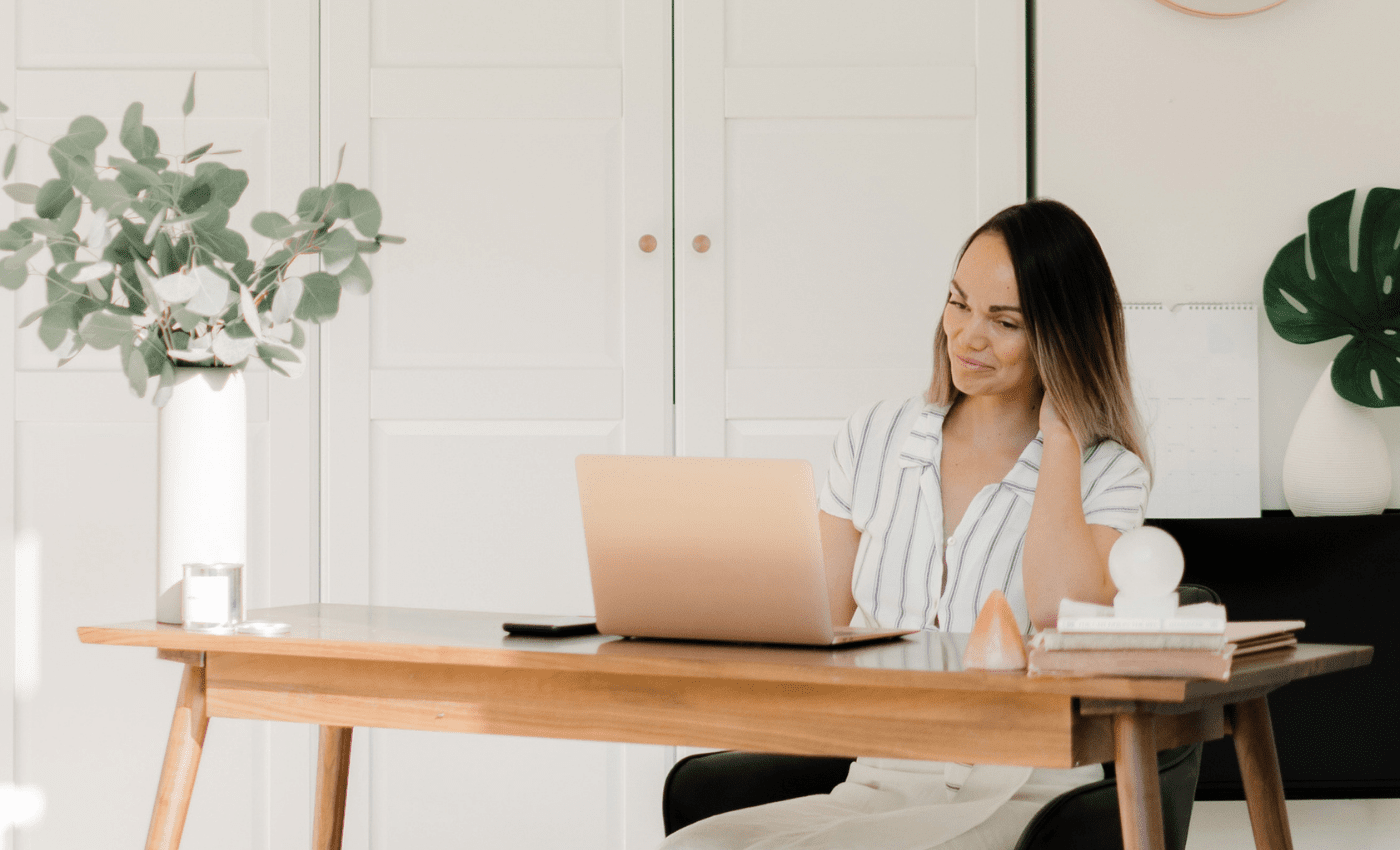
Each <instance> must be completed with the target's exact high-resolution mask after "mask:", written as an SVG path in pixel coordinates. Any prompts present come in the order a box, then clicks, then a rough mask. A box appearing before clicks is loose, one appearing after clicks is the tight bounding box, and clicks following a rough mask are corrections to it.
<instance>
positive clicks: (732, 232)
mask: <svg viewBox="0 0 1400 850" xmlns="http://www.w3.org/2000/svg"><path fill="white" fill-rule="evenodd" d="M676 54H677V55H676V128H677V130H676V242H677V249H676V250H677V255H676V259H677V264H676V266H677V281H676V327H677V333H678V338H677V349H676V350H677V362H676V376H677V377H676V387H677V435H676V440H677V443H676V445H677V451H678V453H680V454H687V455H716V456H718V455H740V456H756V457H772V456H776V457H806V458H809V459H810V460H811V461H812V464H813V467H814V469H815V471H816V474H817V479H818V486H820V482H821V480H822V479H823V477H824V474H825V469H826V464H827V461H828V455H829V454H830V446H831V437H832V435H833V434H834V433H835V432H836V429H837V427H838V426H839V424H840V423H841V422H842V421H843V420H844V419H845V417H847V416H848V415H849V414H851V413H852V412H854V410H855V409H856V408H857V407H859V406H861V405H863V404H865V403H867V402H874V401H878V400H880V399H882V398H902V397H908V396H912V395H915V394H917V393H919V392H922V390H923V389H924V388H925V387H926V386H927V383H928V379H929V367H930V362H931V346H932V342H933V330H934V323H935V322H936V321H937V320H938V318H939V316H940V313H941V310H942V305H943V300H944V298H945V297H946V294H947V281H948V279H949V277H951V274H952V268H953V261H954V259H955V258H954V254H955V252H956V250H957V248H958V247H959V245H960V244H961V242H962V240H963V239H965V238H966V236H967V235H968V234H969V233H970V232H971V231H972V229H973V228H974V227H976V226H977V225H978V224H979V223H981V222H982V221H983V220H985V219H986V218H987V217H989V216H990V215H991V214H992V213H994V212H996V211H997V210H999V209H1001V208H1002V207H1004V206H1007V205H1009V204H1013V203H1017V202H1019V201H1021V200H1024V199H1025V185H1026V179H1025V174H1026V170H1025V149H1026V147H1025V138H1026V137H1025V10H1024V4H1023V3H1022V2H1021V0H922V2H910V0H862V2H850V0H677V2H676Z"/></svg>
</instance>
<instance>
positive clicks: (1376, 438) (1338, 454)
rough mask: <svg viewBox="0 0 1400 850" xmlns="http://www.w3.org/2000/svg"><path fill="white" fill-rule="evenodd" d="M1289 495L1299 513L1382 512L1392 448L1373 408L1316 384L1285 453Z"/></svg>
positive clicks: (1327, 372)
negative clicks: (1376, 418) (1387, 448)
mask: <svg viewBox="0 0 1400 850" xmlns="http://www.w3.org/2000/svg"><path fill="white" fill-rule="evenodd" d="M1283 497H1284V499H1285V500H1287V502H1288V507H1289V510H1291V511H1293V513H1294V514H1295V515H1297V516H1343V515H1355V514H1378V513H1380V512H1381V511H1383V510H1385V506H1386V505H1387V504H1389V502H1390V453H1389V452H1388V451H1387V450H1386V445H1385V438H1384V437H1382V436H1381V429H1380V426H1378V425H1377V424H1376V420H1375V416H1374V415H1373V414H1372V412H1371V410H1370V409H1369V408H1365V407H1362V406H1361V405H1359V404H1353V403H1352V402H1349V401H1347V400H1346V399H1344V398H1342V397H1341V396H1339V395H1337V391H1336V390H1334V389H1333V388H1332V364H1330V363H1329V364H1327V368H1326V369H1324V370H1322V377H1321V378H1320V379H1318V382H1317V386H1315V387H1313V391H1312V394H1311V395H1309V396H1308V400H1307V402H1306V403H1305V404H1304V405H1303V410H1302V412H1301V413H1299V414H1298V421H1297V423H1296V424H1294V426H1293V436H1292V437H1290V438H1289V439H1288V450H1287V451H1286V452H1285V453H1284V456H1283Z"/></svg>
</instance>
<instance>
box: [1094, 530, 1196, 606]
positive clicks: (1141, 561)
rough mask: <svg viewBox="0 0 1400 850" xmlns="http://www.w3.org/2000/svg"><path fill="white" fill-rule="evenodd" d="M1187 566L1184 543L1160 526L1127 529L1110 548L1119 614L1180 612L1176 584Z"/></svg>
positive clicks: (1109, 567)
mask: <svg viewBox="0 0 1400 850" xmlns="http://www.w3.org/2000/svg"><path fill="white" fill-rule="evenodd" d="M1185 568H1186V559H1185V557H1183V556H1182V554H1181V546H1180V545H1178V544H1177V542H1176V540H1175V539H1174V538H1173V537H1172V536H1171V535H1170V534H1168V533H1167V532H1165V531H1163V530H1162V529H1160V528H1154V527H1152V526H1150V525H1144V526H1142V527H1140V528H1135V529H1133V530H1132V531H1128V532H1124V534H1123V536H1121V537H1119V538H1118V540H1117V541H1115V542H1114V544H1113V548H1112V549H1110V550H1109V552H1108V574H1109V575H1110V576H1111V577H1112V578H1113V584H1114V586H1115V587H1117V588H1118V595H1117V596H1115V597H1114V598H1113V614H1114V616H1116V617H1151V618H1166V617H1171V616H1173V615H1174V614H1175V613H1176V608H1177V604H1178V602H1179V601H1180V598H1179V597H1178V596H1177V593H1176V588H1177V585H1179V584H1180V583H1181V575H1182V573H1183V572H1184V571H1185Z"/></svg>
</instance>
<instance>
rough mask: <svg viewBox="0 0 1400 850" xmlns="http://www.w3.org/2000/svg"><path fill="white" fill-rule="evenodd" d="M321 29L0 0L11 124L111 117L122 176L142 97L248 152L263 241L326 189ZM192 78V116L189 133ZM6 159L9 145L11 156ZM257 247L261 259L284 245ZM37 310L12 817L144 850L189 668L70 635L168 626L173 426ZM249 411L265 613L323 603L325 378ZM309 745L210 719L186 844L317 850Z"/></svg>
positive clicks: (16, 587)
mask: <svg viewBox="0 0 1400 850" xmlns="http://www.w3.org/2000/svg"><path fill="white" fill-rule="evenodd" d="M314 23H315V2H314V0H295V2H282V0H279V2H275V3H273V2H269V0H235V2H212V0H194V2H188V3H181V4H178V9H177V8H176V7H175V6H171V5H169V4H164V5H161V4H139V8H138V7H136V6H131V5H122V4H110V3H99V2H92V0H45V1H44V2H35V0H18V2H0V32H6V33H9V35H8V36H6V37H5V38H4V39H0V101H3V102H5V103H6V104H7V105H8V106H10V108H11V110H10V112H9V113H7V114H6V116H5V119H6V122H7V123H8V124H9V125H10V126H11V127H18V128H19V129H20V130H22V131H23V132H25V133H27V134H30V135H31V136H34V137H36V138H37V139H44V140H51V139H56V138H58V137H60V136H62V135H63V134H64V132H65V131H66V128H67V126H68V122H69V121H70V120H71V119H72V118H75V117H77V116H78V115H81V114H90V115H94V116H96V117H98V118H100V119H101V120H103V121H104V122H105V124H106V125H107V128H108V130H109V131H110V133H111V136H109V139H108V141H107V143H106V144H104V146H103V148H101V149H100V151H99V154H100V156H101V157H102V162H104V163H105V161H106V160H105V156H106V155H107V154H115V155H119V156H127V153H126V152H125V151H124V150H123V149H122V148H121V147H120V145H119V144H118V143H117V141H116V138H115V135H116V130H117V129H118V128H119V127H120V126H121V119H122V114H123V111H124V110H125V109H126V107H127V104H129V103H130V102H132V101H136V100H139V101H142V102H144V104H145V107H146V108H145V121H146V123H147V124H149V125H151V126H152V127H154V128H155V129H156V130H157V132H158V133H159V135H160V141H161V150H162V151H163V152H164V153H166V154H173V155H175V156H179V155H181V154H183V153H185V152H186V151H189V150H191V149H193V148H195V147H197V146H199V145H202V144H204V143H206V142H213V143H215V149H228V148H237V149H239V150H240V151H241V152H240V153H239V154H236V155H230V156H227V157H224V158H222V161H223V162H224V163H225V164H227V165H228V166H229V167H232V168H241V169H244V170H246V171H247V172H248V175H249V186H248V189H247V190H246V191H245V192H244V194H243V197H242V199H241V201H240V203H239V204H238V205H237V206H236V207H235V208H234V210H233V219H234V221H235V223H236V226H239V228H240V230H241V231H242V232H245V233H250V232H251V231H249V230H248V229H247V228H246V223H247V222H248V220H249V219H250V218H251V217H252V216H253V215H254V214H255V213H257V212H259V211H262V210H269V209H281V210H283V211H286V212H290V211H291V210H292V209H294V208H295V205H296V196H297V192H299V191H300V190H301V189H302V188H304V187H306V186H307V185H310V184H312V183H314V182H315V180H316V173H315V169H314V167H313V166H312V162H313V161H314V156H315V141H314V140H315V126H316V121H315V90H314V87H313V84H312V81H313V80H314V73H315V68H316V55H315V51H314V49H313V47H314V40H313V39H314ZM192 71H197V72H198V74H199V77H198V85H197V88H196V106H195V110H194V113H193V114H192V115H191V116H190V117H189V118H188V119H187V120H182V116H181V109H180V107H181V103H182V101H183V99H184V96H185V90H186V86H187V85H188V83H189V79H190V73H191V72H192ZM11 140H12V139H11V137H10V136H9V135H8V134H0V150H3V149H6V148H8V147H9V143H10V142H11ZM53 174H54V172H53V166H52V165H51V164H50V162H49V159H48V155H47V151H46V149H45V148H44V146H43V145H42V144H40V143H38V142H37V141H32V140H26V141H22V142H21V143H20V147H19V154H18V163H17V165H16V171H15V174H14V175H13V176H12V178H11V179H12V180H16V181H22V182H34V183H41V182H43V181H44V180H46V179H48V178H50V177H52V176H53ZM6 182H8V181H6ZM13 213H19V214H21V215H32V210H31V209H30V208H28V207H20V208H19V209H14V208H13V207H12V205H11V203H10V201H9V199H8V198H5V199H4V202H3V204H0V226H3V225H8V223H9V221H10V220H11V215H12V214H13ZM80 227H81V225H80ZM251 241H252V243H253V244H252V248H253V251H254V256H257V255H258V254H260V253H261V251H262V250H263V248H264V247H265V245H266V243H265V241H263V240H259V239H256V238H254V239H253V240H251ZM46 256H47V255H46V254H43V255H41V257H40V259H39V260H36V261H35V262H34V263H33V264H32V265H31V267H32V268H40V267H41V266H42V264H43V263H45V262H46V260H45V259H44V258H45V257H46ZM43 302H44V292H43V286H42V284H41V283H39V282H38V281H37V280H33V279H31V281H30V282H29V283H28V284H27V285H26V286H25V287H24V288H23V289H21V290H20V291H19V292H18V293H17V294H15V295H11V294H9V293H3V297H0V480H2V481H4V482H5V484H4V487H3V488H0V490H3V492H2V493H0V552H4V553H7V554H5V555H4V556H3V557H0V588H4V590H0V658H3V659H4V661H3V662H0V706H3V710H0V728H3V730H4V732H3V733H2V734H0V794H4V795H5V799H7V800H8V799H9V796H8V789H6V788H4V787H3V786H4V785H7V784H8V783H10V782H13V783H15V784H17V785H20V786H24V787H29V788H34V789H37V790H38V791H39V792H40V793H41V794H42V795H43V797H44V799H45V804H46V805H45V814H44V815H43V817H42V819H41V820H39V821H38V822H37V823H35V824H33V825H31V826H27V827H24V828H21V829H19V830H17V831H16V832H15V834H14V836H15V846H17V847H19V848H22V850H67V848H74V847H139V846H141V844H142V842H143V840H144V837H145V835H146V831H147V826H148V821H149V818H150V812H151V803H152V800H153V799H154V797H155V793H156V785H157V780H158V777H159V772H160V765H161V759H162V755H163V753H164V749H165V740H166V736H167V734H168V732H169V729H170V720H171V714H172V712H173V709H174V705H175V696H176V689H177V686H178V684H179V681H180V674H181V666H180V665H178V664H173V663H170V662H167V661H159V660H157V659H156V658H155V654H154V653H153V652H150V651H149V650H144V651H143V650H131V649H120V648H117V649H114V648H111V647H101V646H88V645H85V644H82V643H79V642H78V640H77V637H76V634H75V630H76V628H77V627H78V626H80V625H92V624H98V623H113V622H124V621H130V620H135V619H143V618H151V617H154V615H155V584H156V581H155V562H156V480H157V477H156V475H157V468H156V428H155V421H156V414H155V409H154V408H153V407H152V406H151V403H150V399H149V396H148V397H147V399H146V400H138V399H136V398H134V397H133V396H132V395H131V394H130V392H129V391H128V390H127V388H126V379H125V376H124V375H123V374H122V373H121V370H120V369H119V366H118V361H117V358H116V352H115V351H106V352H99V351H94V350H91V349H89V350H87V351H84V352H83V353H82V354H81V355H79V357H78V358H76V359H75V360H74V361H73V362H71V363H69V364H68V365H66V366H64V367H62V368H59V367H57V365H56V358H55V356H54V355H53V354H52V353H50V352H49V351H48V350H47V349H45V348H44V346H43V345H42V344H41V343H40V342H39V340H38V336H37V334H36V333H35V328H34V327H33V326H30V327H28V328H24V329H16V327H15V324H16V322H17V321H18V318H17V317H21V316H24V315H26V314H27V313H29V312H30V311H31V310H32V309H34V308H36V307H38V306H40V305H41V304H42V303H43ZM248 397H249V411H248V413H249V422H248V434H249V446H248V461H249V476H248V481H249V510H248V520H249V545H248V564H247V567H248V572H247V576H248V601H249V604H250V606H251V607H266V606H268V605H272V604H278V605H285V604H303V603H306V602H308V601H313V600H314V596H313V595H312V594H313V592H314V583H313V581H312V579H313V577H314V575H315V562H316V557H315V543H316V537H315V511H314V500H313V499H312V498H310V496H311V494H313V493H314V488H315V474H314V470H315V451H314V446H315V439H316V436H315V430H314V420H313V418H312V416H311V413H312V411H313V410H314V399H315V397H316V385H315V381H314V380H313V379H308V378H303V379H301V380H297V381H291V380H286V379H283V378H280V377H279V378H277V379H276V380H269V376H268V373H267V372H266V370H264V369H261V368H256V369H250V371H249V375H248ZM274 481H275V482H276V486H274V484H273V482H274ZM8 553H14V555H15V557H14V558H13V559H12V558H11V557H10V556H9V554H8ZM11 589H13V591H14V592H13V595H12V594H11ZM11 659H13V660H14V664H13V666H11ZM308 731H309V730H307V729H306V728H305V727H297V726H293V725H290V724H272V723H258V722H252V721H237V720H217V721H215V722H214V723H213V724H212V725H211V728H210V730H209V732H208V736H207V738H206V749H205V751H204V756H203V761H202V765H201V771H200V779H199V788H198V790H197V791H196V792H195V795H194V799H193V802H192V804H191V808H190V814H189V820H188V822H187V825H186V828H185V846H187V847H201V848H211V850H249V848H255V849H256V850H262V848H292V847H305V846H307V845H308V844H309V842H310V840H311V830H310V819H309V817H308V812H309V806H310V805H311V800H312V797H311V793H310V789H311V782H310V773H311V769H312V766H313V765H312V761H311V755H312V750H311V747H312V745H313V743H314V740H315V739H314V737H312V736H310V735H309V734H308ZM4 814H5V815H6V816H7V817H6V819H5V820H4V821H3V822H2V823H0V829H4V830H5V832H4V833H0V845H4V846H8V826H9V821H8V815H9V814H10V812H9V811H8V807H7V810H6V811H5V813H4Z"/></svg>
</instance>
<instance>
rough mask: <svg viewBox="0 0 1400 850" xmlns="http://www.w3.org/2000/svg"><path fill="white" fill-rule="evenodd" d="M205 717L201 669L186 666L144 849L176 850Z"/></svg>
mask: <svg viewBox="0 0 1400 850" xmlns="http://www.w3.org/2000/svg"><path fill="white" fill-rule="evenodd" d="M208 728H209V715H208V714H207V713H206V712H205V706H204V667H202V666H201V665H198V664H186V665H185V675H184V677H183V678H182V679H181V680H180V696H179V698H178V699H177V700H176V702H175V718H174V720H172V721H171V723H170V738H169V739H168V740H167V741H166V744H165V764H164V765H162V767H161V769H160V787H159V789H158V790H157V791H156V806H155V811H154V812H152V813H151V829H150V832H148V833H146V850H177V848H178V847H179V846H180V833H181V832H183V831H184V829H185V814H186V813H187V812H188V811H189V808H190V795H191V794H192V793H194V778H195V773H197V772H198V771H199V757H200V755H201V754H202V753H203V752H204V733H205V731H206V730H208Z"/></svg>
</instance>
